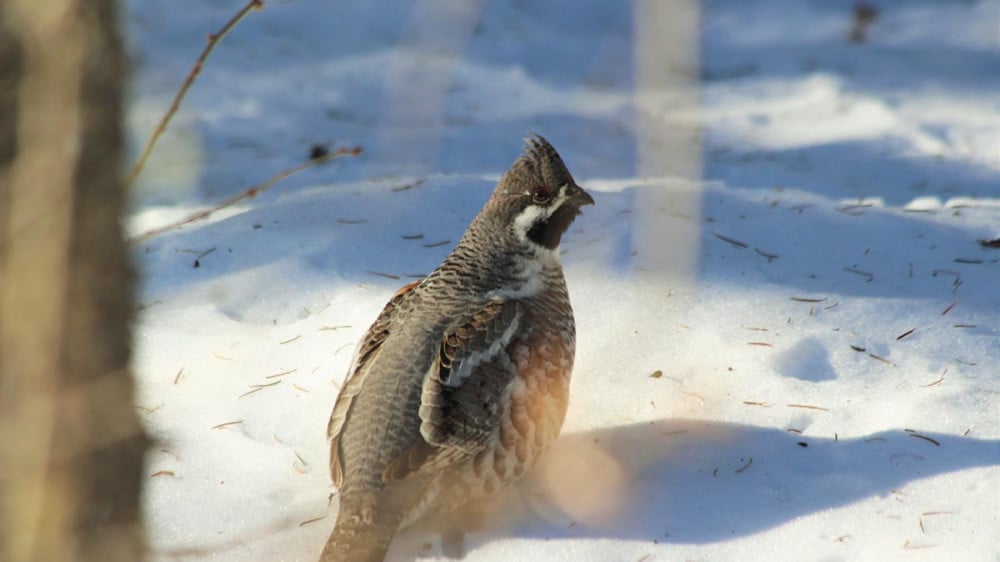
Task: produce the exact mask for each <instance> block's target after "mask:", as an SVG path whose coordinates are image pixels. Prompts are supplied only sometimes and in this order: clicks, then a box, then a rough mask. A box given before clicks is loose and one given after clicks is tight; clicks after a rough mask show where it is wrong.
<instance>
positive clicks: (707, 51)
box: [126, 0, 1000, 561]
mask: <svg viewBox="0 0 1000 562" xmlns="http://www.w3.org/2000/svg"><path fill="white" fill-rule="evenodd" d="M652 4H656V3H655V2H650V3H644V2H639V3H637V4H636V5H634V6H633V5H631V4H627V3H620V2H609V1H607V0H594V1H587V2H579V1H575V2H573V1H569V0H566V1H563V2H546V3H530V2H525V1H521V0H507V1H497V2H483V1H469V2H459V1H450V0H421V1H407V0H386V1H380V2H369V1H361V0H354V1H347V2H307V1H305V0H287V1H274V2H271V3H269V4H267V6H266V8H265V9H264V10H263V11H261V12H258V13H253V14H251V15H250V16H249V17H248V18H247V20H245V21H244V22H243V23H241V24H240V25H239V26H238V27H237V28H236V29H235V31H234V32H233V33H232V34H231V35H230V36H229V37H227V38H226V39H225V41H224V42H222V43H221V44H220V46H219V47H218V48H217V49H216V51H215V53H214V54H213V55H212V58H211V59H210V60H209V62H208V64H207V66H206V67H205V69H204V72H203V74H202V75H201V77H200V78H199V80H198V82H196V83H195V85H194V87H193V89H192V91H191V93H190V95H189V97H188V99H187V100H186V102H185V103H184V105H183V106H182V108H181V111H180V112H179V114H178V116H177V118H176V120H175V121H174V123H173V124H172V125H171V128H170V129H169V131H168V132H167V134H166V135H165V137H164V139H163V140H162V143H161V145H160V146H159V147H158V148H157V150H156V152H155V153H154V156H153V159H152V161H151V163H150V165H149V166H148V168H147V170H146V172H145V173H144V175H143V176H142V179H141V182H140V185H138V186H137V188H136V190H135V193H134V195H135V207H134V213H133V215H132V216H131V217H130V220H129V225H128V227H129V230H130V232H132V233H133V234H137V233H140V232H142V231H145V230H146V229H149V228H153V227H156V226H159V225H162V224H165V223H167V222H169V221H171V220H173V219H176V218H179V217H181V216H183V215H185V214H186V213H189V212H192V211H194V210H197V209H201V208H203V207H205V206H208V205H210V204H213V203H215V202H217V201H219V200H220V199H222V198H224V197H226V196H229V195H232V194H235V193H238V192H240V191H242V190H244V189H246V188H247V187H249V186H250V185H252V184H254V183H257V182H260V181H263V180H264V179H266V178H268V177H269V176H271V175H272V174H274V173H276V172H278V171H279V170H281V169H284V168H288V167H290V166H293V165H296V164H298V163H300V162H302V161H303V160H304V159H305V158H306V156H307V154H308V153H309V150H310V147H311V146H312V145H314V144H330V145H331V146H333V147H340V146H354V145H359V146H361V147H363V148H364V153H363V154H362V155H361V156H359V157H357V158H343V159H339V160H336V161H334V162H332V163H330V164H327V165H324V166H322V167H319V168H316V169H311V170H308V171H306V172H304V173H302V174H300V175H298V176H295V177H293V178H291V179H289V180H287V181H285V182H283V183H281V184H278V185H277V186H276V187H274V188H273V189H272V190H271V191H269V192H267V193H266V194H264V195H263V196H261V197H259V198H257V199H253V200H250V201H247V202H244V203H242V204H239V205H237V206H234V207H231V208H229V209H227V210H226V211H224V212H221V213H219V214H217V215H215V216H213V218H212V219H210V220H207V221H202V222H199V223H195V224H191V225H188V226H186V227H184V228H182V229H179V230H175V231H172V232H169V233H166V234H163V235H161V236H159V237H157V238H154V239H152V240H150V241H146V242H142V243H138V244H136V245H135V246H134V250H133V252H134V256H135V259H136V262H137V264H138V267H139V269H140V271H141V273H142V276H143V285H142V289H141V292H140V295H139V299H140V304H141V305H142V309H141V311H140V313H139V318H138V323H137V326H136V356H135V371H136V374H137V376H138V378H139V398H138V406H139V408H140V412H141V416H142V418H143V419H144V421H145V423H146V424H147V427H148V429H149V431H150V432H151V434H152V435H153V436H154V437H155V438H156V439H157V440H158V442H157V444H156V445H155V446H154V448H153V449H152V450H151V452H150V454H149V458H148V472H149V479H148V482H147V488H146V492H145V513H146V516H147V523H148V526H149V529H150V533H151V540H152V547H153V549H154V553H155V558H156V559H157V560H208V559H212V560H232V561H237V560H239V561H258V560H260V561H271V560H288V561H292V560H303V561H308V560H313V559H315V558H316V557H317V556H318V554H319V551H320V549H321V548H322V544H323V542H324V541H325V539H326V536H327V534H328V533H329V530H330V528H331V526H332V524H333V516H334V514H335V509H336V499H335V496H334V497H333V499H332V500H330V499H329V498H330V494H331V492H332V489H331V485H330V479H329V475H328V470H327V455H328V450H327V443H326V440H325V427H326V421H327V416H328V415H329V412H330V409H331V407H332V404H333V401H334V399H335V396H336V392H337V388H338V385H339V384H340V383H341V382H342V380H343V377H344V374H345V370H346V368H347V364H348V361H349V359H350V354H351V351H352V349H353V346H354V343H355V342H356V341H357V339H358V338H359V337H360V335H361V334H362V332H363V331H364V330H365V329H366V328H367V326H368V324H369V323H370V322H371V321H372V320H373V319H374V317H375V315H376V314H377V312H378V311H379V310H380V308H381V306H382V305H383V304H384V302H385V301H386V299H387V298H388V297H389V296H390V295H391V294H392V293H393V292H394V291H395V290H396V289H397V288H398V287H399V286H400V285H402V284H404V283H406V282H408V280H409V279H412V278H415V277H416V276H419V275H421V274H425V273H427V272H428V271H430V270H431V269H433V268H434V267H435V266H436V265H437V264H438V263H439V262H440V260H441V259H442V258H443V257H444V256H445V255H447V253H448V252H449V251H450V248H451V245H452V244H453V243H454V242H455V241H456V240H457V239H458V237H459V236H460V235H461V233H462V231H463V230H464V228H465V226H466V225H467V224H468V222H469V221H470V220H471V218H472V217H473V216H474V215H475V213H476V212H477V211H478V210H479V208H480V206H481V205H482V203H483V202H484V201H485V199H486V197H487V196H488V194H489V192H490V190H491V189H492V187H493V184H494V182H495V181H496V179H497V177H498V176H499V175H500V174H501V173H502V172H503V171H504V170H505V169H506V167H507V166H508V165H509V164H510V163H511V162H512V161H513V160H514V159H515V158H516V157H517V155H518V153H519V152H520V149H521V146H520V143H521V138H522V137H524V136H525V135H526V134H527V133H529V132H532V131H534V132H538V133H541V134H543V135H545V136H546V137H547V138H548V139H549V140H550V141H551V142H552V143H553V144H554V145H555V146H556V147H557V148H558V149H559V150H560V152H561V153H562V155H563V158H564V159H565V160H566V162H567V164H568V165H569V167H570V169H571V170H572V171H573V173H574V175H575V177H576V179H577V181H578V182H579V183H580V184H581V185H584V186H586V187H587V188H588V189H589V190H590V191H591V192H592V193H593V194H594V197H595V199H596V200H597V205H596V206H594V207H588V208H587V209H586V210H585V211H586V212H585V214H584V215H583V216H582V217H581V218H580V219H578V220H577V222H576V224H574V226H573V228H572V229H571V231H570V233H569V235H568V237H567V239H566V240H565V241H564V247H563V250H564V252H563V254H564V258H563V262H564V265H565V270H566V277H567V279H568V284H569V286H570V292H571V295H572V298H573V303H574V308H575V310H576V318H577V325H578V332H579V333H578V351H577V361H576V364H577V366H576V370H575V373H574V380H573V387H572V394H571V405H570V411H569V414H568V419H567V422H566V427H565V428H564V432H563V436H562V437H561V438H560V440H559V441H558V443H557V445H556V447H555V449H554V450H553V451H551V453H550V454H549V455H548V458H547V459H546V460H545V462H544V463H543V466H541V467H539V469H538V470H536V471H535V472H534V473H532V474H531V475H530V476H529V477H528V478H527V479H526V480H525V481H524V482H523V483H522V484H521V485H519V486H517V487H516V488H515V489H512V490H511V491H510V492H509V493H507V494H506V495H505V499H504V501H505V503H504V506H505V507H504V509H503V510H502V511H501V515H498V516H497V518H496V521H494V522H493V524H492V525H491V527H490V528H488V529H486V530H484V531H483V532H481V533H477V534H474V535H471V536H470V537H469V539H468V548H469V552H468V554H467V557H466V558H467V560H478V561H508V560H567V561H603V560H615V561H617V560H622V561H640V560H643V561H651V560H711V561H728V560H789V561H792V560H794V561H799V560H815V561H819V560H823V561H833V560H906V561H910V560H913V561H925V560H926V561H930V560H950V561H979V560H983V561H986V560H992V561H995V560H998V559H1000V518H998V509H997V506H998V505H1000V249H992V248H987V247H985V246H983V245H981V244H980V243H979V242H978V240H992V239H996V238H1000V98H998V93H1000V3H998V2H996V1H994V0H978V1H977V0H899V1H892V2H890V1H888V0H881V1H878V2H874V3H873V5H874V6H875V8H876V9H877V18H876V20H875V21H874V23H872V24H871V26H870V28H869V30H868V41H867V42H864V43H861V44H856V43H852V42H849V41H848V40H847V34H848V32H849V29H850V28H851V21H852V10H853V7H854V4H853V2H850V1H841V0H837V1H833V0H812V1H801V0H787V1H778V0H753V1H742V2H734V1H728V2H727V1H722V0H718V1H704V2H701V3H700V4H699V5H698V6H697V7H696V8H697V9H696V10H695V11H694V12H692V11H691V10H689V9H688V10H686V11H685V7H684V4H685V3H684V2H673V3H670V4H669V5H666V6H667V7H666V8H664V5H662V4H661V5H659V6H658V7H657V6H651V5H652ZM241 5H242V3H241V2H240V1H239V0H218V1H213V2H204V1H198V0H176V1H173V2H166V3H165V2H143V1H140V0H133V1H132V2H130V3H129V5H128V13H127V14H126V16H127V17H126V21H127V24H128V39H129V42H130V45H131V48H132V51H133V53H134V59H135V78H136V81H135V84H134V87H133V98H132V104H131V106H130V108H129V118H130V133H131V134H132V135H133V138H134V140H135V144H136V146H139V144H140V143H141V142H142V141H144V139H145V137H146V135H148V133H149V132H150V131H151V130H152V128H153V126H154V125H155V123H156V120H157V119H158V118H159V116H160V115H161V114H162V112H163V111H164V110H165V108H166V107H167V106H168V105H169V101H170V98H171V97H172V96H173V94H174V92H175V91H176V88H177V87H178V86H179V85H180V83H181V81H182V80H183V77H184V75H185V73H186V72H187V70H188V68H189V66H190V64H191V63H192V62H193V61H194V59H195V58H196V56H197V54H198V52H199V51H200V50H201V48H202V46H203V45H204V38H205V36H206V35H207V34H208V33H210V32H213V31H215V30H216V29H218V28H219V27H220V26H221V25H222V24H223V23H224V22H225V21H226V20H227V19H228V18H229V17H230V16H231V15H232V14H233V13H235V11H236V10H237V9H238V8H239V7H240V6H241ZM688 8H690V6H688ZM675 13H676V14H678V18H679V19H674V18H673V17H672V16H673V15H674V14H675ZM651 14H654V15H655V14H659V15H658V16H657V17H651V16H650V15H651ZM681 15H683V17H681ZM658 18H664V19H658ZM684 18H687V19H684ZM678 21H680V22H682V23H683V22H684V21H696V22H698V23H697V26H698V27H697V29H694V28H691V27H690V26H688V27H687V28H686V29H687V32H686V34H685V33H683V31H684V28H681V29H680V33H678V30H677V29H673V30H671V28H670V26H671V25H672V24H676V23H677V22H678ZM661 28H662V31H663V32H662V33H656V31H657V30H658V29H661ZM667 31H670V33H667ZM685 41H687V43H685ZM694 41H696V42H697V45H694V44H691V43H692V42H694ZM657 49H670V50H669V52H668V51H664V52H663V54H662V57H660V54H659V52H658V51H657ZM685 57H689V58H685ZM690 57H698V58H697V59H691V58H690ZM661 58H662V64H661ZM644 65H645V66H644ZM651 68H652V69H653V71H652V72H653V74H654V76H653V78H650V76H649V72H650V70H649V69H651ZM657 68H659V71H657V70H656V69H657ZM657 72H659V74H657ZM657 77H659V78H661V79H660V80H658V79H657ZM682 86H683V87H682ZM685 99H687V100H688V101H690V100H694V101H695V102H697V103H693V104H692V103H683V100H685ZM678 100H681V101H678ZM699 126H700V127H701V134H700V136H698V135H695V136H692V135H691V131H692V128H697V127H699ZM691 139H694V140H693V141H692V140H691ZM661 141H662V142H664V143H666V144H659V143H660V142H661ZM685 202H686V203H685ZM665 256H666V257H669V259H666V258H665ZM664 262H668V263H667V264H666V265H667V266H670V267H669V268H668V270H667V271H663V269H662V268H663V266H664ZM426 543H430V546H427V544H426ZM439 553H440V550H439V549H438V547H437V543H436V537H435V536H434V535H432V534H427V533H423V532H419V531H417V532H410V533H407V534H406V535H404V536H402V537H401V538H400V540H398V541H397V544H396V545H395V547H394V549H393V551H392V553H391V557H392V558H393V559H394V560H407V559H412V558H413V557H415V556H420V557H422V558H423V559H432V558H434V557H435V556H437V555H438V554H439Z"/></svg>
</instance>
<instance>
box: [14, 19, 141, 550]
mask: <svg viewBox="0 0 1000 562" xmlns="http://www.w3.org/2000/svg"><path fill="white" fill-rule="evenodd" d="M124 78H125V58H124V54H123V49H122V43H121V39H120V37H119V36H118V14H117V10H116V3H115V2H114V0H44V1H38V0H3V1H2V2H0V560H4V561H8V562H21V561H46V562H48V561H63V560H66V561H75V560H80V561H84V560H87V561H90V560H93V561H98V560H101V561H126V560H127V561H129V562H132V561H137V560H142V559H143V558H144V557H145V552H146V547H145V535H144V532H143V528H142V524H141V521H140V505H139V499H140V496H139V490H140V483H141V481H142V467H143V464H142V463H143V454H144V452H145V448H146V437H145V434H144V432H143V430H142V427H141V426H140V424H139V422H138V419H137V416H136V411H135V407H134V402H133V381H132V377H131V373H130V370H129V358H130V351H131V349H130V347H131V336H130V322H131V316H132V306H133V305H132V286H133V274H132V270H131V266H130V264H129V261H128V257H127V247H126V245H125V242H124V239H123V233H122V230H121V225H120V220H121V215H122V211H123V209H124V204H125V193H124V189H123V186H124V181H123V178H124V176H123V174H122V156H123V132H122V105H123V84H124Z"/></svg>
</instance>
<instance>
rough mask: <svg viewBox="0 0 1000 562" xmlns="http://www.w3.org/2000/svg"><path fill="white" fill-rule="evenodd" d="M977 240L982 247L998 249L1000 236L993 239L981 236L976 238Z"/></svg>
mask: <svg viewBox="0 0 1000 562" xmlns="http://www.w3.org/2000/svg"><path fill="white" fill-rule="evenodd" d="M977 242H979V245H980V246H982V247H984V248H996V249H1000V238H994V239H993V240H987V239H985V238H981V239H979V240H977Z"/></svg>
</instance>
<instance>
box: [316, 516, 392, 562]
mask: <svg viewBox="0 0 1000 562" xmlns="http://www.w3.org/2000/svg"><path fill="white" fill-rule="evenodd" d="M393 523H395V524H389V525H379V524H373V523H365V522H363V521H362V518H361V517H360V516H357V515H346V514H340V515H338V516H337V524H336V526H335V527H334V528H333V533H332V534H331V535H330V538H329V539H327V541H326V546H325V547H324V548H323V554H322V555H321V556H320V558H319V561H320V562H383V560H385V555H386V552H388V550H389V544H390V543H391V542H392V537H393V535H394V534H395V533H396V527H397V526H398V522H395V521H394V522H393Z"/></svg>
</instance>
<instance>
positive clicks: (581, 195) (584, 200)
mask: <svg viewBox="0 0 1000 562" xmlns="http://www.w3.org/2000/svg"><path fill="white" fill-rule="evenodd" d="M568 194H569V202H570V203H572V204H574V205H576V206H577V207H583V206H584V205H593V204H594V198H593V197H591V196H590V194H589V193H587V192H586V191H584V190H583V188H582V187H580V186H579V185H576V184H575V183H574V184H572V185H570V186H569V193H568Z"/></svg>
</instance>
